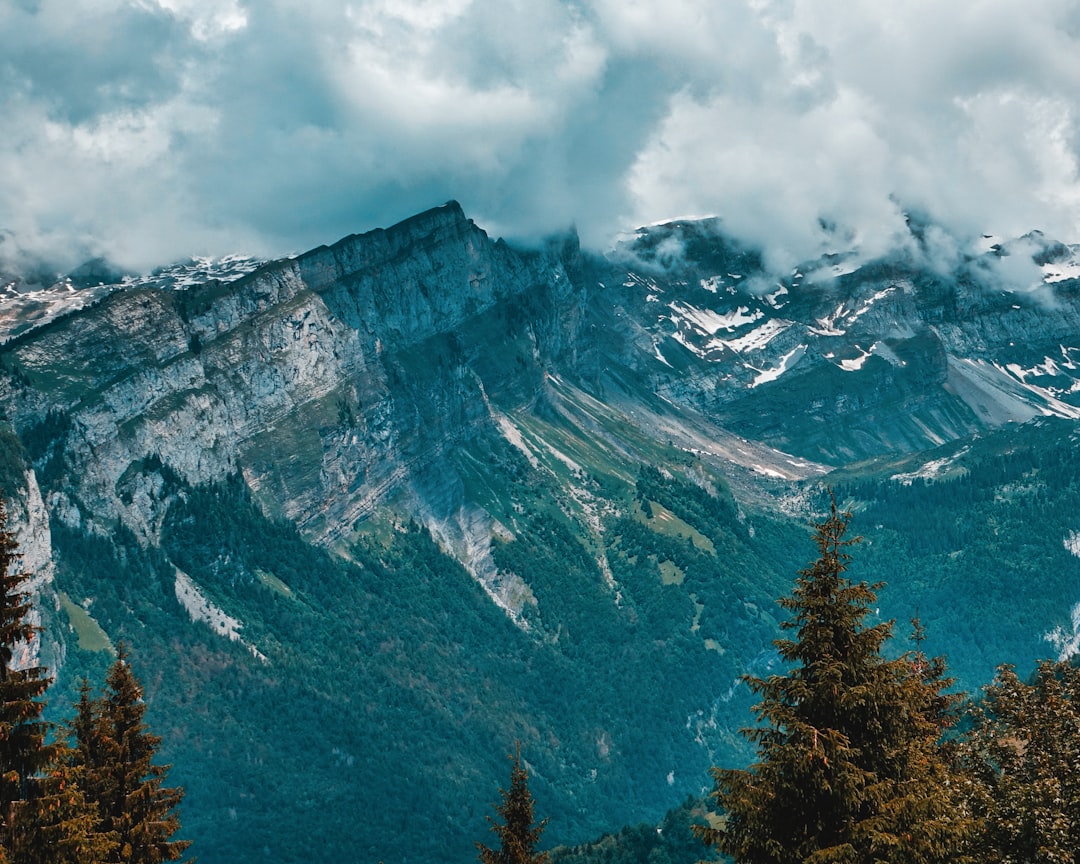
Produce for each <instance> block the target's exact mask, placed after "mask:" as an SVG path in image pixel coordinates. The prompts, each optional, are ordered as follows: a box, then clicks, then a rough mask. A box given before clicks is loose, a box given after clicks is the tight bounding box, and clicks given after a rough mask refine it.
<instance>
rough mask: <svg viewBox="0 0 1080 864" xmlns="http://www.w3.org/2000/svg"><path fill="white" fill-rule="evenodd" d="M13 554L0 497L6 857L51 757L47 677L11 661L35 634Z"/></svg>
mask: <svg viewBox="0 0 1080 864" xmlns="http://www.w3.org/2000/svg"><path fill="white" fill-rule="evenodd" d="M17 550H18V544H17V543H16V542H15V536H14V534H12V532H10V531H9V530H8V515H7V506H6V504H5V502H4V500H3V499H2V498H0V822H2V824H3V844H2V845H3V846H4V847H5V849H6V850H7V852H8V856H9V858H10V857H11V848H12V847H11V842H12V829H13V827H14V822H15V820H16V815H17V811H18V809H19V803H20V802H23V801H25V800H27V799H28V798H30V797H31V796H32V793H33V791H34V790H33V784H34V780H35V778H37V777H38V776H39V775H40V774H41V773H42V772H43V771H44V770H45V769H46V768H47V767H49V765H50V764H52V763H53V761H54V760H55V756H56V753H55V749H54V748H53V747H52V746H50V745H48V744H46V734H47V732H48V724H46V723H45V721H43V720H42V719H41V712H42V710H43V709H44V707H45V703H44V702H42V701H40V700H41V697H42V695H43V694H44V693H45V691H46V690H47V689H48V687H49V684H50V683H51V679H50V678H49V677H48V676H47V675H46V672H45V670H44V669H43V668H41V667H40V666H31V667H28V668H24V669H18V668H16V663H15V658H16V654H17V652H18V651H19V650H20V648H24V647H25V646H26V644H27V643H29V642H30V641H31V640H32V639H33V638H34V635H35V634H36V633H37V628H36V627H34V626H33V625H32V624H31V623H30V621H29V620H28V619H27V615H28V614H29V612H30V595H29V594H28V593H27V592H26V590H25V588H26V582H27V580H28V579H29V576H28V574H26V573H23V572H22V571H21V570H19V569H18V568H17V567H16V563H17V558H18V554H17Z"/></svg>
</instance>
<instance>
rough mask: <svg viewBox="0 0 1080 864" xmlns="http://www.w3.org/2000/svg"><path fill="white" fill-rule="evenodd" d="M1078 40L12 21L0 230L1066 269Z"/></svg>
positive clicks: (958, 10)
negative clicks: (1006, 243)
mask: <svg viewBox="0 0 1080 864" xmlns="http://www.w3.org/2000/svg"><path fill="white" fill-rule="evenodd" d="M1078 37H1080V7H1078V6H1077V5H1076V3H1075V2H1071V0H1045V2H1042V3H1039V4H1037V5H1034V4H1029V3H1024V2H1021V0H983V2H980V3H977V4H975V3H951V4H944V3H940V2H937V0H910V2H905V3H902V4H895V3H894V4H886V5H882V4H880V3H879V2H876V0H731V2H724V3H716V2H712V0H592V2H585V0H531V2H526V0H507V2H503V3H498V4H490V3H489V4H480V3H476V2H474V0H353V2H352V3H340V2H317V0H316V2H309V0H260V2H259V3H249V2H243V0H138V2H121V0H20V2H18V3H15V4H4V5H0V40H2V41H3V43H4V44H5V45H8V46H11V50H10V51H9V52H8V55H7V56H6V57H5V64H4V66H3V67H2V68H0V113H2V114H3V116H4V117H5V121H6V122H5V134H4V136H3V137H2V138H0V229H6V230H10V231H12V232H14V233H15V235H16V237H17V239H18V242H19V243H20V244H22V246H23V247H24V248H34V249H39V248H40V249H42V250H43V251H49V249H51V250H52V252H53V254H55V255H57V256H58V257H59V258H64V257H65V256H66V257H68V258H70V257H75V256H77V255H79V254H83V253H84V252H85V251H87V250H93V251H95V252H106V253H108V254H110V255H113V256H114V257H117V258H120V259H124V263H127V262H132V263H139V264H142V263H152V262H154V261H160V260H163V259H164V258H168V257H179V256H181V255H184V254H188V253H190V252H194V251H202V252H207V253H214V252H217V253H222V252H228V251H233V250H234V249H235V248H236V246H237V244H241V243H243V244H245V248H246V249H247V250H248V251H255V252H270V253H279V254H281V253H285V252H291V251H298V250H299V249H301V248H304V247H305V246H308V245H314V244H316V243H320V242H328V241H332V240H334V239H336V238H337V237H338V236H341V235H343V234H345V233H348V232H351V231H358V230H364V229H366V228H370V227H374V226H376V225H381V224H387V223H389V222H392V221H394V220H396V219H398V218H403V217H405V216H407V215H409V214H410V213H412V212H415V211H416V210H418V209H421V208H423V207H426V206H431V205H435V204H439V203H442V202H443V201H445V200H446V199H447V198H450V197H456V198H458V199H460V200H461V201H462V202H463V204H464V205H465V207H466V209H467V210H468V211H469V212H470V215H473V216H474V217H475V218H476V219H477V220H478V221H480V222H481V223H482V224H485V225H487V226H489V227H491V228H493V229H494V230H496V231H499V232H505V233H507V234H511V235H514V236H519V237H530V236H538V235H539V234H542V233H544V232H549V231H553V230H558V229H561V228H564V227H566V226H567V225H569V224H570V223H571V222H576V223H577V226H578V228H579V230H580V231H581V233H582V236H583V238H585V240H586V241H587V242H591V243H594V244H597V245H601V244H603V243H604V242H605V240H606V239H607V238H608V237H610V236H611V235H613V234H614V233H615V232H616V231H618V230H620V229H625V228H628V227H632V226H633V224H635V223H636V224H641V223H646V222H652V221H655V220H657V219H662V218H664V217H668V216H676V215H681V214H685V213H699V214H705V213H713V214H716V215H719V216H720V217H721V218H722V219H723V220H724V222H725V224H726V225H727V226H728V227H729V228H730V229H731V230H732V231H734V232H736V233H737V234H738V235H739V236H740V237H742V238H743V239H745V240H747V241H750V242H753V243H756V244H760V245H762V246H763V247H765V248H766V250H767V253H768V257H769V260H771V261H774V262H776V263H777V264H778V266H779V265H783V264H784V263H786V262H788V261H791V260H793V259H796V258H799V257H803V256H806V255H810V254H815V253H816V252H818V251H820V250H821V249H823V248H827V247H829V246H831V245H836V244H840V243H844V244H857V245H859V246H860V248H861V249H862V251H863V254H866V255H871V254H875V253H877V252H880V251H882V250H884V249H885V248H888V247H889V246H890V245H891V244H893V243H895V242H896V240H897V238H898V237H901V236H906V232H905V227H904V221H903V214H902V212H901V210H902V209H903V208H914V209H916V210H918V211H919V212H920V213H922V214H925V215H927V216H929V217H930V218H932V219H934V220H937V221H938V222H940V223H941V226H942V227H941V228H940V229H934V233H933V238H934V243H935V248H937V249H939V250H945V251H943V252H942V254H955V249H956V248H957V244H958V243H959V244H961V245H962V244H963V242H964V240H963V238H965V237H967V236H972V235H977V234H978V233H981V232H982V231H987V232H993V233H996V234H1000V235H1002V236H1010V235H1017V234H1020V233H1024V232H1026V231H1028V230H1030V229H1031V228H1036V227H1038V228H1042V229H1043V230H1044V231H1046V232H1047V234H1050V235H1052V236H1056V237H1059V238H1061V239H1065V240H1072V241H1076V240H1080V176H1078V162H1077V160H1078V153H1080V126H1078V110H1080V104H1078V100H1080V95H1078V94H1080V63H1077V62H1076V60H1075V58H1076V57H1077V56H1078V52H1077V49H1078V48H1080V45H1078V44H1077V41H1078ZM823 225H824V226H826V227H824V228H823V227H822V226H823ZM950 235H951V237H950ZM952 238H955V239H952ZM9 245H10V244H9ZM57 247H59V248H57ZM948 250H952V251H951V252H950V251H948Z"/></svg>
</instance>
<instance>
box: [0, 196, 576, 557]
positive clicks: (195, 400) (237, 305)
mask: <svg viewBox="0 0 1080 864" xmlns="http://www.w3.org/2000/svg"><path fill="white" fill-rule="evenodd" d="M572 290H573V289H572V287H571V286H570V280H569V278H567V277H566V274H565V270H564V267H563V263H562V261H561V259H560V257H559V255H558V254H554V253H535V254H521V253H517V252H514V251H513V250H511V249H510V248H509V247H507V246H506V244H504V243H502V242H501V241H499V242H495V241H493V240H491V239H490V238H489V237H488V236H487V235H486V234H485V233H484V232H483V231H482V230H480V229H479V228H477V227H476V226H475V225H474V224H473V223H472V222H471V221H469V220H467V219H466V218H465V216H464V214H463V213H462V211H461V208H460V207H459V206H458V205H457V204H456V203H451V204H448V205H446V206H444V207H440V208H436V209H435V210H432V211H429V212H427V213H423V214H420V215H419V216H416V217H413V218H412V219H409V220H407V221H406V222H403V223H401V224H400V225H397V226H395V227H393V228H391V229H389V230H385V231H384V230H378V231H373V232H371V233H369V234H365V235H359V236H353V237H348V238H346V239H344V240H342V241H340V242H339V243H337V244H335V245H334V246H332V247H323V248H320V249H316V250H313V251H312V252H309V253H307V254H306V255H303V256H301V257H300V258H297V259H292V260H285V261H280V262H275V263H272V264H269V265H266V266H264V267H262V268H261V269H259V270H258V271H256V272H254V273H252V274H250V275H248V276H246V277H244V278H241V279H239V280H237V281H235V282H232V283H229V284H218V283H208V284H205V285H203V286H201V287H197V288H192V289H191V290H189V291H186V292H177V291H164V290H160V289H152V288H141V287H137V288H134V289H129V290H123V291H116V292H114V293H112V294H109V295H108V296H107V297H106V298H105V299H104V300H103V301H101V302H100V304H99V305H98V306H96V307H95V308H93V309H92V310H89V311H85V312H83V313H82V314H75V315H72V316H70V317H68V318H66V319H63V320H60V321H57V322H54V323H53V324H51V325H49V326H46V327H44V328H42V329H40V330H38V331H35V332H33V333H31V334H29V335H27V336H24V337H22V338H21V339H19V340H16V341H15V342H14V343H12V344H10V345H9V346H8V350H7V357H8V358H10V366H11V367H14V368H17V369H18V370H19V377H18V379H17V380H13V379H5V380H4V383H3V384H2V385H0V387H2V389H3V392H2V393H0V396H2V398H3V400H4V402H5V404H7V405H10V406H11V409H12V412H11V413H12V421H13V424H14V426H15V428H16V430H17V431H18V432H19V433H21V434H23V435H26V434H30V435H31V436H32V435H33V430H34V429H35V427H37V428H38V431H40V430H42V429H43V428H45V426H46V425H47V423H46V418H47V417H48V415H49V412H50V411H51V412H53V413H54V414H55V413H56V412H58V411H59V412H61V413H62V414H63V417H64V423H63V432H62V434H59V436H58V437H57V439H56V440H49V441H46V442H44V444H43V445H42V446H43V447H44V448H47V449H48V450H49V452H50V455H51V457H52V458H53V459H54V463H53V467H54V469H58V468H59V466H63V469H64V471H65V475H64V479H63V481H62V482H60V483H55V484H54V485H55V486H56V488H57V489H61V490H62V493H61V494H62V495H63V496H64V501H65V502H66V505H67V506H66V507H65V508H64V509H65V513H66V514H67V515H66V517H65V518H67V519H76V518H81V519H85V520H88V521H89V523H91V524H90V525H89V526H88V527H91V528H92V526H93V523H97V524H107V523H111V522H114V521H116V520H119V521H120V522H122V523H123V524H125V525H126V526H127V527H128V528H130V529H131V530H132V531H134V532H135V534H136V535H137V536H138V537H139V538H141V539H142V540H143V541H144V542H146V543H155V542H156V538H157V535H158V532H159V530H160V526H161V520H162V518H163V515H164V510H165V506H164V504H163V501H164V500H165V499H166V498H167V496H168V494H169V490H168V485H169V484H168V483H167V476H168V474H169V472H175V474H176V475H179V477H180V478H182V479H183V480H185V481H187V482H188V483H190V484H198V483H203V482H207V481H213V480H218V479H221V478H222V477H224V476H226V475H227V474H229V473H232V472H236V471H241V472H242V473H243V475H244V477H245V479H246V481H247V483H248V484H249V486H250V487H251V488H252V489H253V490H254V491H255V492H256V494H257V495H258V497H259V500H260V501H261V503H262V504H263V506H264V507H265V508H266V509H267V510H268V511H269V512H272V513H274V514H277V515H281V516H284V517H286V518H288V519H290V520H293V521H295V522H297V523H298V524H299V525H301V526H302V527H304V528H307V529H308V530H309V531H311V532H312V533H313V534H315V535H316V536H318V537H322V538H323V539H325V540H327V541H332V540H333V539H334V538H335V537H336V536H339V535H340V533H341V532H343V531H345V530H347V529H348V527H349V526H350V525H351V524H352V523H353V522H355V521H356V520H357V519H359V518H363V517H364V516H365V515H367V514H369V513H370V512H371V510H372V508H373V507H374V506H375V504H376V503H377V502H378V501H380V500H381V499H382V498H384V497H385V496H386V495H387V494H389V493H390V492H391V491H393V490H395V489H398V488H401V487H402V485H403V483H404V481H405V480H406V478H408V477H409V476H411V475H412V474H414V473H416V472H418V471H422V470H423V468H424V465H425V464H428V463H430V462H431V461H432V460H433V459H434V458H436V457H437V456H438V454H439V453H440V452H442V451H444V450H445V449H446V448H448V447H452V446H453V445H454V442H455V441H456V440H458V439H460V438H461V437H462V436H468V435H469V434H470V432H469V430H470V429H471V428H474V427H476V426H477V425H482V424H486V423H490V422H491V421H490V418H489V415H488V411H487V409H486V408H485V404H484V399H483V398H481V395H480V390H481V388H482V387H483V382H482V380H481V379H480V377H479V376H478V374H477V372H476V370H475V369H473V368H471V367H472V365H473V363H474V362H475V363H476V365H478V366H479V367H482V368H483V369H484V370H485V371H490V370H493V369H496V368H497V367H498V360H497V358H495V359H492V358H490V357H475V356H473V355H475V354H477V353H484V352H487V353H490V351H491V350H492V348H494V350H495V351H496V352H497V351H498V348H499V345H498V343H496V344H495V345H494V346H481V347H480V348H477V347H476V346H473V345H467V344H463V343H462V341H461V338H460V337H459V336H458V335H456V334H458V333H459V332H460V331H461V330H462V329H463V328H464V329H465V330H467V329H468V328H469V327H470V326H473V325H472V323H471V322H476V321H479V320H480V319H483V318H485V316H490V315H491V313H492V310H493V309H494V307H497V306H499V305H500V304H501V305H503V306H505V307H507V308H509V307H512V306H513V305H514V304H515V303H517V302H518V301H519V300H520V299H521V298H523V297H524V298H525V299H526V300H527V302H529V303H532V304H534V305H535V306H536V307H537V308H538V309H542V308H543V307H544V305H545V304H546V305H548V306H552V305H553V304H556V303H557V302H558V301H560V300H561V299H562V298H563V297H564V295H565V294H566V293H567V292H568V291H572ZM496 317H498V313H496ZM502 317H503V320H502V321H501V322H500V324H499V327H500V328H501V329H502V330H503V332H502V333H500V334H498V336H499V338H500V339H503V340H507V341H510V340H512V339H518V340H520V339H521V338H526V339H527V340H529V341H530V343H531V346H532V349H533V350H534V351H535V352H537V353H538V354H539V353H543V354H545V355H547V356H551V355H553V354H557V353H558V351H559V350H560V347H561V345H562V344H563V342H564V340H565V341H572V340H573V336H574V334H573V332H572V328H573V325H574V323H575V322H574V321H573V320H572V316H571V318H570V319H569V320H568V319H566V316H564V315H562V313H561V312H560V311H559V310H557V309H552V310H551V311H547V312H546V313H545V314H542V315H541V316H540V319H539V320H537V318H536V317H535V316H530V317H529V318H528V319H526V318H525V317H524V316H521V315H519V316H518V318H517V319H516V320H513V321H512V320H511V318H510V316H509V313H504V314H503V315H502ZM475 326H479V327H480V329H485V328H486V327H487V326H488V325H486V324H483V325H475ZM515 328H520V332H514V330H515ZM564 331H568V332H564ZM492 377H493V378H494V379H496V380H495V381H494V382H493V385H494V386H495V387H496V388H497V387H498V386H499V379H500V378H502V377H506V373H505V372H501V373H493V375H492ZM73 502H77V506H76V507H75V510H76V511H77V512H78V513H80V514H82V515H81V517H78V516H75V515H73V513H72V503H73Z"/></svg>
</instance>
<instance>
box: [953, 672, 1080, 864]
mask: <svg viewBox="0 0 1080 864" xmlns="http://www.w3.org/2000/svg"><path fill="white" fill-rule="evenodd" d="M972 717H973V721H974V722H973V726H972V729H971V732H970V733H969V734H968V735H967V736H966V737H965V741H964V744H963V747H962V754H963V757H964V761H965V763H966V766H967V767H968V769H969V770H970V778H971V806H972V809H973V811H974V813H975V815H976V816H977V817H978V819H979V820H980V824H981V827H982V830H980V831H979V833H978V834H977V835H975V836H974V838H973V841H974V842H973V844H972V853H973V855H974V857H975V858H976V859H977V860H979V861H984V862H987V864H1026V862H1041V864H1057V862H1061V864H1075V862H1076V861H1078V860H1080V857H1078V855H1080V852H1078V850H1080V669H1077V668H1076V667H1075V666H1073V665H1071V664H1069V663H1063V662H1056V663H1055V662H1051V661H1043V662H1042V663H1040V664H1039V666H1038V668H1037V669H1036V671H1035V674H1034V676H1033V677H1032V679H1031V680H1030V681H1027V682H1025V681H1022V680H1021V679H1020V678H1019V677H1018V676H1017V674H1016V670H1015V669H1014V668H1013V667H1012V666H1001V667H999V669H998V672H997V676H996V677H995V679H994V681H993V683H992V684H991V685H990V686H989V687H987V688H986V694H985V698H984V699H983V701H982V703H981V704H979V705H976V706H974V707H973V709H972Z"/></svg>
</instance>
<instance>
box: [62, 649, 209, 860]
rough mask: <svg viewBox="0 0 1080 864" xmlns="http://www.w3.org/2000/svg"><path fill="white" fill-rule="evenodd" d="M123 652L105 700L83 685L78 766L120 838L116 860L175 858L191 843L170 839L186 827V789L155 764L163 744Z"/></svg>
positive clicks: (105, 822)
mask: <svg viewBox="0 0 1080 864" xmlns="http://www.w3.org/2000/svg"><path fill="white" fill-rule="evenodd" d="M117 654H118V656H117V659H116V662H115V663H113V665H112V666H111V667H110V669H109V673H108V677H107V678H106V682H105V683H106V693H105V695H104V697H103V698H101V699H97V700H91V699H90V698H89V688H88V687H87V686H86V685H85V683H84V686H83V690H82V696H81V699H80V701H79V704H78V713H77V715H76V718H75V720H74V721H73V723H72V727H73V730H74V732H75V737H76V746H75V754H76V757H75V759H76V763H77V764H79V765H80V766H82V768H83V769H84V771H85V781H84V785H85V788H86V791H87V795H88V797H90V798H91V799H92V800H94V801H96V803H97V805H98V808H99V811H100V813H101V817H102V826H103V828H104V830H106V831H108V832H111V833H112V834H113V835H114V836H115V838H116V840H117V847H116V849H115V851H114V852H113V854H112V857H111V859H110V860H111V861H114V862H123V864H160V862H162V861H176V860H178V859H179V858H180V857H181V856H182V855H183V854H184V850H186V849H187V847H188V846H190V845H191V841H189V840H171V839H169V838H171V837H172V835H173V834H175V833H176V831H177V830H179V828H180V818H179V816H178V815H177V813H176V808H177V807H178V805H179V804H180V801H181V799H182V798H183V796H184V791H183V789H181V788H179V787H176V788H168V787H166V786H164V785H163V784H164V780H165V777H166V775H167V773H168V770H169V766H161V765H155V764H153V759H154V756H155V755H156V753H157V749H158V746H159V745H160V743H161V739H160V738H159V737H158V736H156V735H153V734H151V732H150V731H149V728H148V727H147V725H146V723H145V722H144V720H143V715H144V713H145V711H146V705H145V704H144V703H143V701H142V687H141V686H140V685H139V682H138V681H137V680H136V678H135V676H134V674H133V673H132V671H131V666H130V664H129V663H128V662H127V653H126V651H125V650H124V646H123V645H120V646H119V648H118V652H117Z"/></svg>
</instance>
